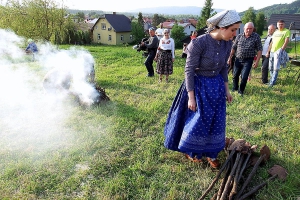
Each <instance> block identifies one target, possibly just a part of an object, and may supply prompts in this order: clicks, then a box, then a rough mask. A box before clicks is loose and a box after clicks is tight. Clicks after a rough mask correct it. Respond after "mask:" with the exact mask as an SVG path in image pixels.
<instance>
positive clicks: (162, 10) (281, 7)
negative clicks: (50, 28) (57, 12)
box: [68, 0, 300, 17]
mask: <svg viewBox="0 0 300 200" xmlns="http://www.w3.org/2000/svg"><path fill="white" fill-rule="evenodd" d="M201 9H202V8H201V7H195V6H185V7H179V6H170V7H153V8H139V9H133V10H128V11H127V12H117V13H119V14H124V15H127V16H135V15H137V14H138V13H139V12H141V13H142V14H143V15H148V14H149V15H151V14H160V15H190V16H191V15H198V16H199V15H200V13H201ZM213 9H214V10H215V11H217V12H220V11H222V10H224V9H219V8H213ZM68 11H69V12H70V13H72V14H76V13H78V12H84V13H86V14H88V13H91V12H96V13H97V14H100V15H102V14H105V13H112V11H102V10H74V9H73V10H72V9H69V10H68ZM245 12H246V11H243V12H240V13H239V14H240V15H241V16H243V15H244V13H245ZM255 12H263V13H264V14H265V16H266V17H270V16H271V14H300V0H296V1H294V2H292V3H290V4H274V5H272V6H268V7H265V8H262V9H258V10H255Z"/></svg>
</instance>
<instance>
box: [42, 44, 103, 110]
mask: <svg viewBox="0 0 300 200" xmlns="http://www.w3.org/2000/svg"><path fill="white" fill-rule="evenodd" d="M56 60H61V61H62V62H59V63H58V62H56ZM42 65H44V67H45V68H50V70H49V71H48V72H47V74H46V75H45V77H44V79H43V88H44V90H45V92H46V93H47V94H50V95H52V96H58V97H61V96H71V97H74V99H75V101H76V102H78V103H79V104H80V105H82V106H85V107H90V106H92V105H99V104H100V103H101V102H103V101H107V100H109V98H108V96H107V95H106V92H105V90H104V89H103V88H101V87H100V86H99V85H97V83H96V82H95V69H94V66H95V62H94V59H93V57H92V55H91V54H90V53H89V52H87V51H85V50H82V49H70V50H67V51H66V50H59V51H56V52H55V53H53V55H52V56H50V55H48V56H47V59H46V61H45V62H43V63H42ZM53 66H54V67H53Z"/></svg>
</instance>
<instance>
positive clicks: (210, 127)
mask: <svg viewBox="0 0 300 200" xmlns="http://www.w3.org/2000/svg"><path fill="white" fill-rule="evenodd" d="M240 23H241V19H240V17H239V15H238V13H237V12H236V11H234V10H226V11H222V12H220V13H218V14H216V15H214V16H213V17H211V18H209V19H208V20H207V26H208V29H207V33H206V34H204V35H201V36H198V37H197V38H196V39H194V40H192V41H191V42H190V43H189V45H188V47H187V60H186V65H185V81H184V82H183V84H182V85H181V88H180V89H179V91H178V93H177V95H176V97H175V99H174V102H173V105H172V107H171V109H170V112H169V115H168V118H167V122H166V125H165V130H164V135H165V143H164V145H165V147H166V148H168V149H171V150H174V151H179V152H183V153H184V154H185V156H186V158H188V159H189V160H191V161H193V162H202V161H203V160H202V157H204V156H205V157H206V158H207V161H208V162H209V163H210V166H211V167H212V168H217V167H219V165H220V163H219V161H218V159H217V156H218V153H219V152H220V151H221V150H222V149H223V148H224V146H225V127H226V100H227V101H228V102H229V103H230V102H231V101H232V96H231V94H230V91H229V88H228V74H227V64H226V62H227V59H228V57H229V53H230V49H231V44H232V43H231V39H232V38H233V37H234V36H235V35H236V31H237V29H238V28H239V26H240Z"/></svg>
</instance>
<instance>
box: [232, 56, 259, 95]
mask: <svg viewBox="0 0 300 200" xmlns="http://www.w3.org/2000/svg"><path fill="white" fill-rule="evenodd" d="M253 59H254V58H245V59H240V58H236V59H235V62H234V67H233V78H232V79H233V88H232V89H233V90H239V91H241V92H244V90H245V88H246V85H247V81H248V76H249V73H250V71H251V68H252V64H253ZM240 75H241V77H242V80H241V84H240V87H239V77H240Z"/></svg>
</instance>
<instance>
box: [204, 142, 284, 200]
mask: <svg viewBox="0 0 300 200" xmlns="http://www.w3.org/2000/svg"><path fill="white" fill-rule="evenodd" d="M256 149H257V145H253V146H251V145H250V143H249V142H246V141H245V140H244V139H238V140H234V139H233V138H226V147H225V152H226V154H227V159H226V161H225V163H224V164H223V165H222V167H221V168H220V170H219V172H218V174H217V175H216V177H215V179H214V180H213V182H212V183H211V185H210V186H209V187H208V189H207V190H206V191H205V192H204V193H203V195H202V196H201V197H200V200H201V199H204V198H205V197H206V196H207V194H208V193H209V192H210V191H211V189H212V188H213V186H214V185H215V183H216V182H217V181H218V179H219V178H220V176H221V174H222V172H223V171H224V177H223V179H222V182H221V185H220V188H219V189H218V192H217V193H215V194H214V196H213V197H212V198H211V199H212V200H216V199H217V200H227V199H229V200H231V199H234V200H242V199H245V198H247V197H249V196H251V195H253V194H255V193H256V192H257V191H258V190H259V189H261V188H263V187H264V186H265V185H267V184H268V182H269V181H270V180H273V179H275V178H276V177H277V176H278V177H279V178H280V179H282V180H285V178H286V175H287V172H286V170H285V169H284V168H282V167H281V166H279V165H274V167H272V168H271V169H269V170H268V173H269V174H270V175H272V177H270V178H269V179H268V180H266V181H265V182H263V183H261V184H259V185H257V186H255V187H254V188H252V189H250V190H247V192H245V191H246V190H245V189H246V188H247V186H248V185H249V183H250V181H251V179H252V177H253V176H254V175H255V172H256V171H257V169H258V166H259V165H260V164H262V163H264V162H266V161H267V160H268V159H269V158H270V155H271V153H270V149H269V147H268V146H266V145H264V146H263V147H262V148H261V149H260V156H259V157H258V156H255V155H254V152H255V150H256ZM251 166H253V168H252V170H251V172H250V173H249V174H247V175H246V173H244V172H245V171H246V169H248V168H249V167H251ZM246 176H247V177H246Z"/></svg>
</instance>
